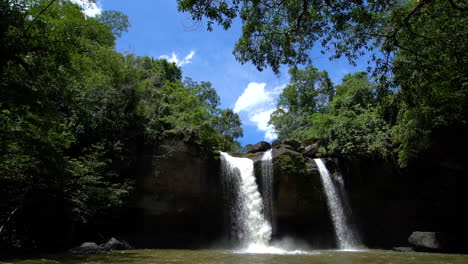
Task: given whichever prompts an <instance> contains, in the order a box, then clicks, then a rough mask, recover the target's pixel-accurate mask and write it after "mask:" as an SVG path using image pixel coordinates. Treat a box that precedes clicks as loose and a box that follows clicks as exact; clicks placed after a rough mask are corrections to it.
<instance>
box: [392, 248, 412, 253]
mask: <svg viewBox="0 0 468 264" xmlns="http://www.w3.org/2000/svg"><path fill="white" fill-rule="evenodd" d="M393 251H397V252H414V248H412V247H394V248H393Z"/></svg>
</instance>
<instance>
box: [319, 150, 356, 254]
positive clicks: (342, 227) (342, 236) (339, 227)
mask: <svg viewBox="0 0 468 264" xmlns="http://www.w3.org/2000/svg"><path fill="white" fill-rule="evenodd" d="M314 161H315V163H316V164H317V167H318V169H319V172H320V178H321V179H322V184H323V189H324V190H325V194H326V196H327V203H328V208H329V210H330V214H331V217H332V221H333V225H334V227H335V233H336V237H337V239H338V246H339V247H340V249H345V250H346V249H348V250H349V249H356V248H360V247H362V246H361V242H360V239H359V237H358V235H357V233H356V232H355V231H354V230H353V228H352V227H351V225H350V224H349V222H348V219H347V215H346V213H345V210H344V209H343V205H344V204H345V203H343V201H342V199H341V198H340V195H339V193H338V192H337V189H336V188H335V185H334V184H333V181H332V179H331V177H330V173H329V172H328V170H327V167H326V166H325V163H324V162H323V160H322V159H314ZM340 184H341V183H340ZM340 187H342V188H343V189H344V186H340ZM342 196H343V197H344V195H342ZM344 198H345V197H344Z"/></svg>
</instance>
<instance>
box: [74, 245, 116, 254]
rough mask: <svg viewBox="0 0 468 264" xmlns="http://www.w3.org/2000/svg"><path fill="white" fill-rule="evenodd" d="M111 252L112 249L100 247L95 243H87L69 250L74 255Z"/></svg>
mask: <svg viewBox="0 0 468 264" xmlns="http://www.w3.org/2000/svg"><path fill="white" fill-rule="evenodd" d="M110 251H111V250H110V248H106V247H101V246H98V245H97V244H96V243H94V242H85V243H83V244H81V246H79V247H76V248H72V249H70V250H69V252H70V253H73V254H103V253H107V252H110Z"/></svg>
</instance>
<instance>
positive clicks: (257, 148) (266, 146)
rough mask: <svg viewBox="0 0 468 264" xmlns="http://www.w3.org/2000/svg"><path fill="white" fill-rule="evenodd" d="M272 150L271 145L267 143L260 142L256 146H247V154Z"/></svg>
mask: <svg viewBox="0 0 468 264" xmlns="http://www.w3.org/2000/svg"><path fill="white" fill-rule="evenodd" d="M270 148H271V145H270V143H268V142H265V141H260V142H258V143H257V144H255V145H251V144H248V145H247V146H245V152H247V153H257V152H262V151H267V150H269V149H270Z"/></svg>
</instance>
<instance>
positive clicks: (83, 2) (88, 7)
mask: <svg viewBox="0 0 468 264" xmlns="http://www.w3.org/2000/svg"><path fill="white" fill-rule="evenodd" d="M71 1H72V2H73V3H75V4H78V5H79V6H81V8H83V13H84V14H85V15H87V16H89V17H95V16H97V15H99V14H101V12H102V4H101V1H96V2H95V3H94V2H91V1H90V0H71Z"/></svg>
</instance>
